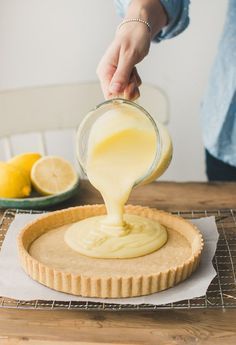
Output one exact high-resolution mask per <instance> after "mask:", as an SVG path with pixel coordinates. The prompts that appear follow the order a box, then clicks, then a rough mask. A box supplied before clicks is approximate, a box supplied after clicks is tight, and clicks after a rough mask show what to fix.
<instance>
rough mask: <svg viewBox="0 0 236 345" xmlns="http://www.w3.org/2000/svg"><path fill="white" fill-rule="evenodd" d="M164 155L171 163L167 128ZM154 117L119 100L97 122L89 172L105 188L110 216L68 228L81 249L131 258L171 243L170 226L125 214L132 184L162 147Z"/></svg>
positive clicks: (68, 239)
mask: <svg viewBox="0 0 236 345" xmlns="http://www.w3.org/2000/svg"><path fill="white" fill-rule="evenodd" d="M164 139H166V140H164V142H167V143H169V144H168V145H169V147H165V150H164V151H163V152H165V154H164V156H163V157H162V159H161V160H160V162H159V165H158V166H157V170H156V171H155V176H157V175H158V172H159V170H160V171H161V172H163V171H162V170H163V167H164V166H166V167H167V166H168V164H169V161H170V159H171V154H172V145H171V140H170V139H169V136H168V133H167V132H164ZM157 142H158V140H157V134H156V131H155V129H154V127H153V125H152V123H151V121H150V120H149V119H148V118H147V117H145V116H144V115H143V113H142V112H141V111H140V110H139V109H136V108H135V107H131V106H128V105H126V104H119V105H114V107H113V109H111V110H109V111H107V112H106V113H104V114H103V115H102V116H100V117H99V118H98V119H97V120H96V121H95V122H94V124H93V126H92V129H91V131H90V134H89V140H88V156H87V162H86V171H87V175H88V178H89V181H90V182H91V184H92V185H93V186H94V187H95V188H96V189H97V190H98V191H99V192H100V193H101V195H102V197H103V199H104V202H105V205H106V209H107V215H106V216H101V217H91V218H87V219H85V220H82V221H80V222H77V223H75V224H73V225H71V227H70V228H69V229H68V230H67V232H66V233H65V241H66V243H67V244H68V245H69V246H70V247H71V248H72V249H74V250H76V251H78V252H80V253H81V254H84V255H87V256H92V257H97V258H131V257H138V256H142V255H145V254H149V253H151V252H153V251H155V250H157V249H159V248H160V247H161V246H163V245H164V244H165V242H166V241H167V232H166V229H165V228H164V227H163V226H162V225H160V224H159V223H158V222H154V221H152V220H149V219H147V218H144V217H139V216H134V215H126V214H124V205H125V203H126V202H127V200H128V198H129V195H130V193H131V190H132V188H133V187H134V185H135V184H136V182H137V181H139V180H141V179H143V177H145V175H146V174H147V172H148V171H149V169H150V167H151V165H152V163H153V161H154V159H155V155H156V151H157Z"/></svg>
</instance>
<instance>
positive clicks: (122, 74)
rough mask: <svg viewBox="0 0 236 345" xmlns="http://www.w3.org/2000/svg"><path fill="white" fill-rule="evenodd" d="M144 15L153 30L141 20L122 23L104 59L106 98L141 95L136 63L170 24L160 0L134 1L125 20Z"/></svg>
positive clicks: (100, 72)
mask: <svg viewBox="0 0 236 345" xmlns="http://www.w3.org/2000/svg"><path fill="white" fill-rule="evenodd" d="M129 18H142V19H143V20H146V21H148V22H149V23H150V24H151V27H152V32H149V30H148V28H147V26H146V25H145V24H144V23H140V22H129V23H125V24H124V25H122V26H121V27H120V28H119V29H118V30H117V32H116V35H115V38H114V40H113V42H112V43H111V45H110V46H109V48H108V49H107V51H106V53H105V54H104V56H103V58H102V59H101V61H100V63H99V65H98V68H97V74H98V77H99V79H100V82H101V87H102V90H103V93H104V96H105V98H111V97H114V96H122V97H124V98H127V99H131V100H135V99H136V98H138V97H139V86H140V85H141V79H140V77H139V74H138V72H137V70H136V67H135V65H136V64H137V63H139V62H140V61H141V60H143V59H144V57H145V56H146V55H147V54H148V51H149V48H150V42H151V39H152V38H153V37H154V36H155V35H156V34H157V33H158V32H159V31H160V30H161V29H162V28H163V27H164V26H165V25H166V24H167V15H166V12H165V10H164V8H163V7H162V4H161V2H160V1H158V0H132V1H131V2H130V5H129V8H128V11H127V13H126V17H125V19H129Z"/></svg>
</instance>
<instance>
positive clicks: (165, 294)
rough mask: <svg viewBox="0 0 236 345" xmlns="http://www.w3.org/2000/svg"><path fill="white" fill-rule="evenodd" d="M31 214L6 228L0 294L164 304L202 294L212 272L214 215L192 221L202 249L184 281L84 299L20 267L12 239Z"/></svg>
mask: <svg viewBox="0 0 236 345" xmlns="http://www.w3.org/2000/svg"><path fill="white" fill-rule="evenodd" d="M38 216H39V215H35V214H18V215H16V216H15V219H14V220H13V222H12V223H11V225H10V228H9V230H8V231H7V234H6V237H5V240H4V242H3V245H2V249H1V252H0V295H1V296H4V297H8V298H13V299H19V300H36V299H39V300H56V301H90V302H106V303H119V304H142V303H148V304H155V305H158V304H165V303H172V302H177V301H181V300H185V299H191V298H194V297H199V296H202V295H205V293H206V291H207V288H208V286H209V284H210V282H211V280H212V279H213V278H214V277H215V275H216V271H215V269H214V267H213V265H212V259H213V256H214V253H215V250H216V244H217V240H218V236H219V234H218V231H217V227H216V224H215V219H214V217H207V218H201V219H196V220H192V223H194V224H196V225H197V227H198V228H199V230H200V231H201V233H202V235H203V237H204V242H205V246H204V250H203V254H202V258H201V263H200V266H199V267H198V269H197V271H196V272H195V273H194V274H193V275H192V276H191V277H190V278H188V279H187V280H186V281H184V282H182V283H180V284H179V285H177V286H175V287H173V288H171V289H168V290H166V291H162V292H158V293H154V294H152V295H148V296H142V297H133V298H122V299H101V298H84V297H78V296H74V295H69V294H65V293H63V292H57V291H54V290H52V289H50V288H47V287H45V286H43V285H41V284H40V283H38V282H36V281H34V280H33V279H31V278H30V277H29V276H28V275H27V274H26V273H25V272H24V271H23V269H22V268H21V266H20V263H19V258H18V251H17V247H16V238H17V235H18V233H19V231H20V230H21V228H22V227H23V226H24V225H25V224H26V223H27V222H29V221H31V220H33V219H35V218H37V217H38Z"/></svg>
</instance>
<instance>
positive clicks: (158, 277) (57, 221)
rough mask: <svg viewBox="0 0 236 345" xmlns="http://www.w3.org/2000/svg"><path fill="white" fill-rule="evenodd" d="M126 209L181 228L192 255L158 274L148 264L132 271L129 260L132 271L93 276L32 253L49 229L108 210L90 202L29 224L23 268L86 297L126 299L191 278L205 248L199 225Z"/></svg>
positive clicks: (23, 238) (22, 243) (22, 238)
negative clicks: (140, 270) (44, 260)
mask: <svg viewBox="0 0 236 345" xmlns="http://www.w3.org/2000/svg"><path fill="white" fill-rule="evenodd" d="M125 212H126V213H130V214H135V215H139V216H142V217H147V218H150V219H152V220H156V221H159V222H160V223H161V224H162V225H164V226H166V227H167V228H169V229H173V230H175V231H177V232H178V233H179V234H181V235H182V236H184V237H185V239H186V240H187V242H188V244H189V245H190V247H191V255H190V257H189V258H188V259H187V260H185V261H184V262H183V264H181V265H178V266H176V267H173V268H170V269H168V270H166V271H163V272H157V273H156V274H155V273H154V274H153V272H152V273H149V272H148V267H147V270H146V274H144V275H137V274H132V259H129V260H130V267H131V273H130V274H128V275H126V276H124V277H122V276H118V275H117V274H116V272H114V274H110V275H108V276H94V275H90V272H89V271H88V272H87V273H86V274H84V273H83V274H79V273H76V274H75V273H71V272H69V271H65V270H58V269H55V268H53V267H52V266H51V265H46V264H44V263H42V262H40V261H38V260H37V259H35V258H34V257H33V256H31V255H30V253H29V249H30V246H31V244H32V243H33V242H34V240H36V239H37V238H38V237H40V236H42V235H43V234H45V233H46V232H48V231H50V230H52V229H55V228H58V227H60V226H63V225H66V224H70V223H73V222H77V221H79V220H82V219H85V218H88V217H93V216H98V215H103V214H105V213H106V209H105V206H104V205H86V206H78V207H72V208H68V209H64V210H60V211H56V212H51V213H49V214H45V215H43V216H40V217H39V218H37V219H35V220H34V221H32V222H30V223H28V224H27V225H26V226H25V227H24V228H23V229H22V230H21V232H20V234H19V236H18V250H19V257H20V262H21V265H22V267H23V269H24V270H25V272H26V273H27V274H28V275H29V276H30V277H31V278H32V279H34V280H36V281H38V282H39V283H41V284H43V285H46V286H47V287H49V288H52V289H54V290H57V291H61V292H65V293H69V294H73V295H80V296H84V297H101V298H122V297H134V296H142V295H148V294H152V293H155V292H158V291H162V290H165V289H168V288H170V287H173V286H174V285H176V284H178V283H180V282H181V281H183V280H185V279H186V278H188V277H189V276H190V275H191V274H192V273H193V272H194V271H195V270H196V268H197V267H198V264H199V262H200V257H201V253H202V249H203V238H202V235H201V233H200V232H199V230H198V229H197V227H196V226H194V225H193V224H191V223H189V222H188V221H186V220H185V219H183V218H181V217H179V216H175V215H172V214H170V213H167V212H164V211H159V210H156V209H152V208H148V207H142V206H132V205H127V206H126V207H125ZM167 245H168V241H167ZM180 250H181V249H180ZM148 255H149V254H148ZM94 260H96V263H98V262H99V259H94ZM109 260H122V259H109Z"/></svg>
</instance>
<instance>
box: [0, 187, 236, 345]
mask: <svg viewBox="0 0 236 345" xmlns="http://www.w3.org/2000/svg"><path fill="white" fill-rule="evenodd" d="M101 202H102V200H101V198H100V197H99V195H98V193H97V192H96V191H95V190H93V189H92V188H91V187H90V186H89V184H88V183H87V182H85V181H84V182H82V183H81V186H80V189H79V191H78V194H77V195H76V197H74V199H72V200H71V201H69V202H66V203H64V205H62V206H63V207H68V206H73V205H82V204H89V203H101ZM130 203H133V204H140V205H148V206H152V207H157V208H160V209H165V210H192V209H195V210H196V209H224V208H236V183H211V184H209V183H167V182H165V183H164V182H162V183H161V182H160V183H152V184H150V185H147V186H143V187H140V188H137V189H136V190H135V191H134V192H133V194H132V196H131V198H130ZM62 206H60V207H62ZM1 214H2V213H1ZM1 214H0V216H1ZM2 344H4V345H5V344H18V345H21V344H28V345H40V344H42V345H43V344H44V345H49V344H50V345H51V344H59V345H65V344H73V345H76V344H80V345H89V344H91V345H95V344H113V345H114V344H123V345H125V344H129V345H132V344H148V345H162V344H165V345H167V344H168V345H170V344H176V345H177V344H178V345H181V344H187V345H192V344H198V345H200V344H215V345H217V344H221V345H222V344H223V345H230V344H232V345H233V344H234V345H235V344H236V309H226V310H224V311H223V310H221V309H219V310H217V309H206V310H204V309H194V310H158V311H155V312H142V311H141V312H124V311H123V312H108V311H97V312H92V311H75V310H74V311H69V310H62V311H53V310H52V311H41V310H14V309H12V310H10V309H0V345H2Z"/></svg>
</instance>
